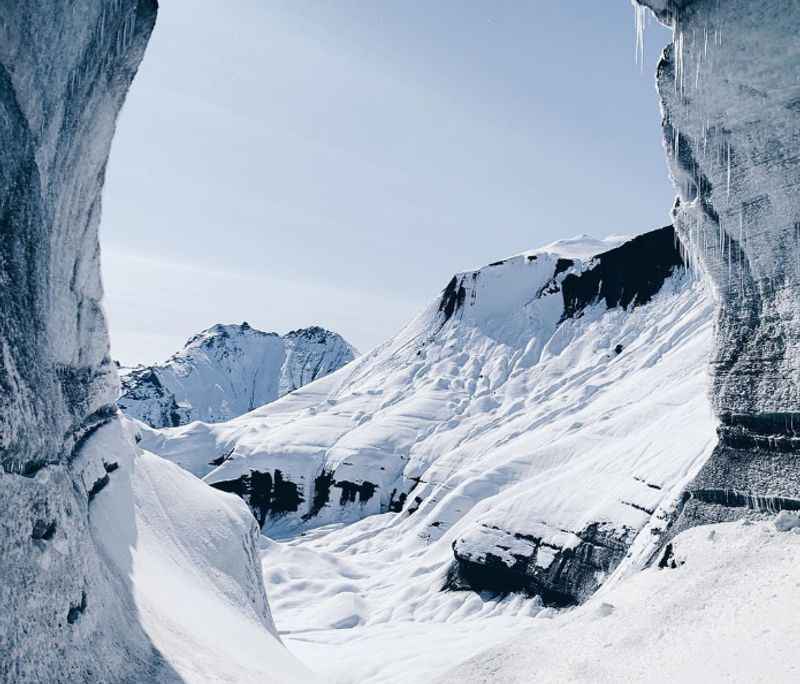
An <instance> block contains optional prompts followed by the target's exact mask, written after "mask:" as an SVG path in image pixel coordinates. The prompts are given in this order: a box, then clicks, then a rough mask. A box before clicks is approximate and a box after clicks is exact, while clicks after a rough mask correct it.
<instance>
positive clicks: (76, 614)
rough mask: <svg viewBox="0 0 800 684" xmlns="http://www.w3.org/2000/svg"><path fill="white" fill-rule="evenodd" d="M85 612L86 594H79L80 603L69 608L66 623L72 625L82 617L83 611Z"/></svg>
mask: <svg viewBox="0 0 800 684" xmlns="http://www.w3.org/2000/svg"><path fill="white" fill-rule="evenodd" d="M85 610H86V592H85V591H84V592H81V601H80V603H73V604H71V605H70V607H69V611H68V612H67V622H68V623H69V624H71V625H74V624H75V623H76V622H77V621H78V620H80V619H81V615H83V613H84V611H85Z"/></svg>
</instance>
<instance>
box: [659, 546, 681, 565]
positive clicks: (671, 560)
mask: <svg viewBox="0 0 800 684" xmlns="http://www.w3.org/2000/svg"><path fill="white" fill-rule="evenodd" d="M658 567H659V568H662V569H663V568H670V569H672V570H674V569H675V568H677V567H678V562H677V561H676V560H675V552H674V550H673V548H672V544H667V545H666V546H665V547H664V552H663V553H662V554H661V559H660V560H659V561H658Z"/></svg>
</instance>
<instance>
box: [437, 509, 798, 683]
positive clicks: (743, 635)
mask: <svg viewBox="0 0 800 684" xmlns="http://www.w3.org/2000/svg"><path fill="white" fill-rule="evenodd" d="M770 527H771V526H770V525H769V523H768V522H766V521H763V522H759V523H757V524H754V525H749V526H742V525H740V524H738V523H723V524H716V525H713V526H710V527H704V528H695V529H691V530H687V531H685V532H683V533H682V534H680V535H678V536H677V537H676V538H675V539H674V540H673V546H674V549H675V550H674V553H675V554H676V556H677V557H678V558H679V559H680V562H679V563H676V565H675V567H674V568H672V567H666V568H659V567H658V566H652V567H650V568H648V569H646V570H644V571H643V572H639V573H636V574H634V575H631V576H630V577H627V578H625V580H624V581H622V582H619V583H617V584H614V585H613V586H610V585H609V586H607V587H604V588H603V589H601V590H600V592H598V593H597V595H596V596H594V597H593V598H592V599H591V601H589V602H588V603H586V604H585V605H583V606H581V607H579V608H577V609H575V610H571V611H565V612H563V613H561V614H559V615H557V616H555V617H554V619H552V620H540V619H534V620H530V621H529V622H528V624H527V625H526V626H525V627H524V630H523V629H520V630H519V632H518V634H517V636H515V637H514V638H513V639H510V640H507V642H506V643H503V644H501V645H499V646H496V647H494V648H491V649H490V650H488V651H485V652H483V653H480V654H479V655H476V656H474V657H472V658H471V659H469V660H468V661H467V662H465V663H463V664H462V665H459V666H458V667H456V668H455V669H453V670H452V671H451V672H449V673H448V674H446V675H444V676H442V677H441V678H436V679H435V680H434V681H437V682H440V683H441V684H445V683H451V684H492V683H494V682H503V683H504V684H527V683H528V682H575V683H579V682H580V683H585V684H590V683H591V684H594V683H595V682H603V683H611V682H793V681H795V680H796V679H797V673H798V671H800V653H799V652H798V650H797V647H796V645H797V640H798V639H800V621H798V620H797V613H798V611H800V585H798V583H797V580H796V576H797V567H798V563H800V537H798V536H797V535H785V534H779V533H777V532H775V531H774V530H772V529H770ZM603 605H612V606H613V607H614V608H613V610H612V611H611V612H610V613H609V612H608V611H607V610H604V609H603ZM443 646H444V645H443Z"/></svg>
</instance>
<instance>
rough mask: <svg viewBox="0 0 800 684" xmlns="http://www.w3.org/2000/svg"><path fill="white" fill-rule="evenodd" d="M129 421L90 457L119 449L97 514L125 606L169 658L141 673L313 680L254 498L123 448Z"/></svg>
mask: <svg viewBox="0 0 800 684" xmlns="http://www.w3.org/2000/svg"><path fill="white" fill-rule="evenodd" d="M119 430H120V421H114V422H113V423H111V424H110V425H107V426H104V427H102V428H100V430H99V431H98V432H97V433H96V434H95V435H94V436H93V437H92V438H91V440H90V441H89V443H88V444H87V446H86V447H85V449H84V454H83V456H82V458H84V459H86V460H87V462H91V461H93V460H98V459H99V460H102V459H105V460H106V461H107V460H108V458H109V455H110V454H114V457H115V460H114V463H115V464H116V467H114V469H113V470H111V472H109V473H107V474H106V473H104V475H105V479H106V482H107V484H106V485H104V486H102V488H101V489H100V490H99V491H98V492H97V493H96V494H95V496H94V497H93V501H92V505H91V508H90V515H89V518H90V523H91V529H92V535H93V537H94V538H95V540H96V541H97V545H98V548H99V550H100V553H101V555H102V556H103V557H104V559H105V560H106V562H107V563H108V566H109V568H111V569H112V572H113V577H114V580H113V581H114V582H116V583H118V584H119V589H120V594H121V595H123V596H130V604H129V605H126V606H125V607H124V609H125V610H126V611H128V612H129V613H131V614H132V615H134V616H136V618H137V622H138V624H139V625H140V626H141V629H142V630H143V631H144V632H145V633H146V635H147V636H148V638H149V640H150V642H151V643H152V646H153V648H154V649H155V650H156V652H157V653H158V654H159V660H160V661H161V662H162V665H161V666H160V667H157V668H156V669H155V670H154V671H153V672H151V673H149V674H148V675H147V676H144V675H143V674H141V673H140V675H139V677H140V679H139V681H143V680H145V679H146V680H147V681H153V682H172V681H175V682H185V683H186V684H190V683H196V684H207V683H208V682H217V681H219V682H223V681H225V682H252V683H254V684H255V683H256V682H304V681H311V680H312V679H313V678H312V676H311V674H310V673H309V672H308V671H307V670H305V669H304V668H303V666H301V665H300V663H299V661H297V660H296V659H295V658H294V657H293V656H292V655H291V654H290V653H289V652H288V651H287V650H286V648H285V647H284V646H283V644H281V643H280V641H279V639H278V637H277V635H276V633H275V627H274V625H273V622H272V617H271V615H270V610H269V606H268V605H267V598H266V595H265V593H264V584H263V581H262V577H261V572H260V566H259V563H258V559H257V557H256V553H255V548H256V541H257V537H258V533H259V531H258V527H257V525H256V523H255V521H254V520H253V517H252V515H251V514H250V512H249V510H248V509H247V507H246V506H245V505H244V503H243V502H242V501H241V500H240V499H238V498H236V497H234V496H231V495H227V494H224V493H222V492H218V491H215V490H214V489H211V488H209V487H207V486H206V485H204V484H203V483H202V482H200V481H199V480H197V478H195V477H193V476H191V475H190V474H188V473H187V472H186V471H184V470H182V469H181V468H178V467H177V466H175V465H174V464H172V463H169V462H167V461H165V460H163V459H161V458H159V457H158V456H154V455H153V454H149V453H147V452H141V451H139V450H138V449H135V448H134V447H132V446H130V447H129V448H128V449H127V451H126V452H123V453H119V452H118V450H119V444H120V443H125V442H126V441H127V442H128V443H130V442H129V440H126V438H125V437H123V436H122V435H120V434H119ZM115 451H116V452H117V453H115ZM93 598H94V597H92V596H91V594H89V595H88V596H86V597H85V604H86V609H91V607H92V606H91V602H92V600H93Z"/></svg>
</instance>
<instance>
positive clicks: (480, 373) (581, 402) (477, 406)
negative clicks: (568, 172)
mask: <svg viewBox="0 0 800 684" xmlns="http://www.w3.org/2000/svg"><path fill="white" fill-rule="evenodd" d="M620 243H622V244H620ZM710 314H711V305H710V302H709V300H708V299H707V298H706V296H705V293H704V290H703V287H702V283H700V282H699V281H697V280H693V279H692V278H691V277H690V276H688V275H687V273H686V270H685V268H684V263H683V259H682V256H681V251H680V249H679V247H678V245H677V243H676V239H675V233H674V231H673V229H672V227H671V226H667V227H665V228H661V229H659V230H655V231H651V232H649V233H645V234H644V235H641V236H638V237H636V238H633V239H618V240H611V241H600V240H593V239H591V238H587V237H585V236H581V237H579V238H576V239H573V240H567V241H562V242H560V243H555V244H553V245H548V246H546V247H544V248H541V249H538V250H532V251H530V252H526V253H524V254H520V255H517V256H514V257H511V258H508V259H505V260H502V261H498V262H495V263H493V264H490V265H489V266H486V267H484V268H481V269H478V270H476V271H469V272H466V273H459V274H456V275H455V276H454V277H453V278H452V279H451V280H450V282H449V283H448V284H447V286H446V287H445V289H444V291H443V292H442V293H441V295H439V296H438V297H436V298H435V300H434V301H433V302H432V304H431V305H430V306H429V307H428V309H427V310H426V311H424V312H423V313H422V314H421V315H420V316H419V317H417V319H415V320H414V321H412V322H411V323H410V324H409V325H408V326H407V327H406V328H405V329H403V330H402V331H401V332H400V333H399V334H398V335H397V336H396V337H394V338H393V339H392V340H390V341H388V342H387V343H386V344H384V345H382V346H381V347H379V348H377V349H375V350H373V351H372V352H371V353H369V354H367V355H364V356H362V357H360V358H359V359H357V360H356V361H354V362H353V363H351V364H349V365H348V366H347V367H345V368H342V369H340V370H339V371H337V372H335V373H332V374H331V375H329V376H327V377H325V378H322V379H321V380H317V381H316V382H313V383H310V384H309V385H306V386H305V387H302V388H300V389H299V390H297V391H295V392H292V393H291V394H289V395H287V396H285V397H283V398H281V399H279V400H278V401H275V402H273V403H271V404H267V405H266V406H263V407H261V408H259V409H256V410H254V411H252V412H250V413H248V414H246V415H244V416H241V417H239V418H236V419H234V420H232V421H228V422H224V423H218V424H214V425H211V424H207V423H202V422H196V423H192V424H190V425H185V426H182V427H179V428H172V429H168V430H145V429H142V435H143V441H142V444H143V445H145V447H146V448H147V449H149V450H152V451H155V452H156V453H158V454H160V455H162V456H164V457H165V458H168V459H170V460H172V461H174V462H175V463H178V464H180V465H181V466H183V467H184V468H187V469H188V470H190V471H192V472H194V473H195V474H197V475H199V476H201V477H205V479H206V481H207V482H209V483H210V484H212V485H213V486H214V487H216V488H218V489H222V490H224V491H227V492H231V493H235V494H237V495H238V496H240V497H242V498H243V499H244V500H245V501H246V502H247V503H248V504H249V506H250V508H251V510H252V511H253V513H254V514H255V516H256V518H257V519H258V521H259V522H260V523H261V524H262V527H263V530H264V531H265V533H267V534H268V535H270V536H280V535H295V534H297V533H299V532H303V531H306V530H308V529H309V528H313V527H321V526H327V525H330V524H331V523H353V525H352V532H351V537H352V538H353V539H356V540H358V539H363V540H364V543H363V545H361V544H358V545H357V546H358V548H359V549H363V550H364V551H365V552H366V551H367V550H371V549H378V548H381V549H384V551H385V553H387V554H390V555H391V557H392V558H397V559H398V560H397V561H396V562H395V561H392V564H393V565H395V564H398V565H399V564H401V558H402V559H404V560H402V563H403V564H404V565H403V567H404V568H405V570H402V572H407V573H408V574H409V576H410V577H418V576H419V574H420V573H422V574H424V575H425V577H426V579H425V583H428V584H429V585H432V586H436V587H439V588H443V587H446V588H448V589H477V590H481V589H486V590H490V591H503V592H505V591H519V592H526V593H531V594H537V595H540V596H542V597H543V598H544V599H545V600H546V601H547V602H548V603H554V604H559V605H563V604H570V603H575V602H579V601H582V600H583V599H584V598H585V597H586V596H588V595H589V594H590V593H591V592H592V591H594V590H595V589H596V588H597V586H598V585H599V584H600V583H601V582H602V581H603V579H604V578H605V577H606V576H607V575H608V574H609V573H611V572H612V571H613V570H614V568H615V567H616V566H617V564H618V563H619V562H620V560H621V559H622V558H623V557H624V556H625V554H626V553H627V552H628V551H629V550H630V548H631V544H633V543H638V542H634V539H637V540H638V539H643V540H644V541H643V542H642V543H643V544H644V545H645V546H647V545H652V544H656V543H658V540H659V539H660V534H661V532H662V531H663V529H664V524H665V520H666V519H667V517H668V513H669V511H670V507H671V506H673V505H674V502H675V501H676V500H677V499H678V497H679V495H680V492H681V491H682V488H683V486H684V485H685V483H686V475H687V473H692V472H694V471H695V470H696V467H699V464H700V463H702V462H703V461H704V460H705V459H706V458H707V457H708V454H709V453H710V449H711V447H712V446H713V443H714V440H715V435H714V424H713V420H712V415H711V411H710V407H709V406H708V402H707V399H706V382H707V378H706V373H705V367H706V364H707V363H708V349H709V346H710V332H711V323H710V319H711V316H710ZM678 433H680V434H681V439H680V440H678V441H676V440H675V438H674V435H675V434H678ZM376 514H384V515H376ZM349 527H350V526H349V525H348V527H347V528H345V529H349ZM642 530H644V532H643V533H642V534H639V533H640V531H642ZM342 534H343V535H344V536H347V533H346V532H343V533H342ZM637 535H638V536H637ZM331 545H332V547H337V545H336V543H334V542H333V541H331ZM337 548H338V547H337ZM399 549H403V550H402V552H401V551H399ZM376 553H377V552H376ZM387 557H388V556H387ZM415 564H416V565H415ZM417 565H418V566H419V567H417ZM398 572H400V570H398ZM415 581H418V580H415Z"/></svg>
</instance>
